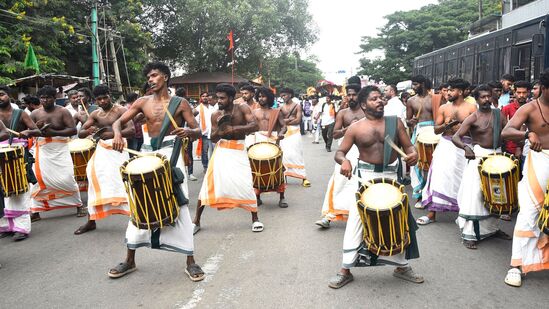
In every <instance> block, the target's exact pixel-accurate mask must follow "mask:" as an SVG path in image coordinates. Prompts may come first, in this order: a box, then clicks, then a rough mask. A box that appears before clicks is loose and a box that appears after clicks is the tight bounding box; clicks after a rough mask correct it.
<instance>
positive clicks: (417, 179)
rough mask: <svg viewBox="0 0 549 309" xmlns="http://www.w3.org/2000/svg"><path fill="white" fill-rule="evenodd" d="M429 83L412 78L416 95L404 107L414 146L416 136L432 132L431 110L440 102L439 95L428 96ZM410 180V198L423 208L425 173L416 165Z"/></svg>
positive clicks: (419, 77)
mask: <svg viewBox="0 0 549 309" xmlns="http://www.w3.org/2000/svg"><path fill="white" fill-rule="evenodd" d="M430 85H431V82H430V81H429V80H428V79H427V78H426V77H425V76H423V75H416V76H412V88H413V89H414V91H415V92H416V95H415V96H413V97H411V98H410V99H409V100H408V104H407V105H406V119H407V121H406V122H407V124H408V127H409V128H413V129H414V130H413V132H412V144H414V145H416V141H417V136H418V135H419V134H421V133H423V132H427V133H429V132H430V131H431V132H433V131H434V125H435V122H434V121H433V119H434V117H433V110H434V109H438V107H439V106H440V102H441V99H442V98H441V96H440V95H432V94H430V90H431V89H430V88H431V87H430ZM410 179H411V181H412V189H413V193H412V197H413V198H415V199H416V201H417V202H416V204H415V206H414V207H415V208H423V206H422V205H421V191H422V190H423V187H424V186H425V179H427V171H425V170H423V169H422V168H421V167H420V166H418V165H416V166H414V167H412V168H411V171H410Z"/></svg>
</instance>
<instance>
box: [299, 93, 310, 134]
mask: <svg viewBox="0 0 549 309" xmlns="http://www.w3.org/2000/svg"><path fill="white" fill-rule="evenodd" d="M301 108H302V109H303V120H302V125H303V132H302V134H301V135H305V133H306V132H309V133H311V132H312V131H313V122H312V116H313V104H312V103H311V101H309V99H308V98H306V99H304V100H303V101H302V103H301Z"/></svg>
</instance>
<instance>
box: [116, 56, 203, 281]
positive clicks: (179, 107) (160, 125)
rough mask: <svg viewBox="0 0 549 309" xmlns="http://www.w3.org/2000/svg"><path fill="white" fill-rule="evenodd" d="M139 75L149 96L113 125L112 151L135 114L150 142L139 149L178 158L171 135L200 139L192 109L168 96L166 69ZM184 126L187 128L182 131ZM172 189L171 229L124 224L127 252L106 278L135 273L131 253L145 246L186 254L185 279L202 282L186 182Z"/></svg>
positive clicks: (157, 65) (151, 68)
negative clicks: (140, 118)
mask: <svg viewBox="0 0 549 309" xmlns="http://www.w3.org/2000/svg"><path fill="white" fill-rule="evenodd" d="M143 74H144V75H145V76H146V77H147V80H148V84H149V86H150V88H149V89H150V91H151V92H152V94H151V95H147V96H144V97H141V98H139V99H137V101H135V103H133V104H132V106H131V108H130V109H129V110H128V111H127V112H125V113H124V114H123V115H122V116H121V117H120V118H118V120H116V121H115V122H114V123H113V125H112V129H113V131H114V138H113V142H112V145H113V148H114V149H115V150H118V151H122V150H123V149H124V147H125V146H126V145H125V141H124V137H123V132H122V128H123V127H126V124H127V123H128V122H130V121H131V120H132V119H134V118H135V117H136V116H137V115H138V114H139V113H143V115H144V116H145V121H146V125H147V129H148V135H150V136H151V137H152V138H151V139H148V138H147V139H146V140H145V142H144V144H143V147H142V149H144V150H152V151H157V152H159V153H161V154H163V155H165V156H167V157H168V158H170V157H171V156H172V152H174V153H176V154H177V156H179V154H180V153H181V151H180V150H177V149H175V150H174V145H176V143H177V144H179V142H178V141H176V140H174V135H175V136H177V137H178V138H186V137H194V138H198V137H199V136H200V129H199V128H198V125H197V123H196V120H195V119H194V117H193V113H192V109H191V107H190V105H189V103H188V102H187V100H185V99H182V98H179V97H171V96H170V95H169V93H168V82H169V79H170V76H171V72H170V69H169V68H168V66H167V65H165V64H163V63H161V62H152V63H148V64H147V65H146V66H145V67H144V68H143ZM167 110H168V111H169V112H170V114H171V115H172V117H173V118H174V121H175V122H176V123H177V125H178V128H175V129H174V127H173V125H172V124H171V122H170V120H169V117H168V115H170V114H168V113H167V112H166V111H167ZM185 122H186V123H187V125H188V127H186V128H183V127H184V123H185ZM177 159H178V160H177V162H178V163H177V167H178V168H181V167H183V164H182V159H181V158H180V157H179V158H177ZM183 170H184V168H183ZM173 189H174V191H175V192H176V199H177V200H178V202H179V206H180V210H179V216H178V217H177V221H176V223H175V225H174V226H166V227H163V228H159V229H156V230H154V231H149V230H144V229H139V228H137V227H136V226H134V225H133V224H132V222H131V221H130V222H128V228H127V229H126V245H127V248H128V250H127V254H126V260H125V261H124V262H122V263H119V264H118V265H117V266H116V267H114V268H112V269H111V270H110V271H109V273H108V276H109V277H110V278H119V277H122V276H125V275H127V274H128V273H131V272H133V271H135V270H137V268H136V266H135V265H136V264H135V250H136V249H137V248H139V247H144V246H147V247H151V248H153V249H162V250H166V251H172V252H174V251H175V252H179V253H183V254H186V255H187V267H186V269H185V273H186V274H187V275H188V276H189V279H191V280H192V281H200V280H203V279H204V272H203V271H202V269H201V268H200V266H198V264H196V263H195V260H194V256H193V254H194V240H193V235H192V233H193V230H192V222H191V216H190V214H189V208H188V206H187V204H188V200H187V197H188V188H187V182H186V180H185V181H183V183H182V185H181V184H179V183H174V184H173Z"/></svg>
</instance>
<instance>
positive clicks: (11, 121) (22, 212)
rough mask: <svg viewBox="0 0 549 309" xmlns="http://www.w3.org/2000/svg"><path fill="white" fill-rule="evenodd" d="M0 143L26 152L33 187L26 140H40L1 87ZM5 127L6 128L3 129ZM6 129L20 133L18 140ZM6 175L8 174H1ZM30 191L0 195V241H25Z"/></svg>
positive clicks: (5, 88)
mask: <svg viewBox="0 0 549 309" xmlns="http://www.w3.org/2000/svg"><path fill="white" fill-rule="evenodd" d="M0 120H1V121H0V140H1V141H2V142H0V144H1V145H3V146H6V145H8V144H11V145H21V146H23V147H24V150H25V163H26V166H27V180H28V181H29V183H33V184H34V183H36V178H35V177H34V174H33V173H32V169H31V166H32V161H31V159H32V157H31V156H30V154H29V150H28V147H27V146H28V139H27V138H28V137H32V136H39V135H40V130H38V128H37V127H36V125H35V124H34V122H33V121H32V120H31V119H30V116H29V115H28V114H27V113H25V112H24V111H23V110H21V109H14V108H13V107H12V106H11V104H10V97H9V88H8V87H7V86H4V85H0ZM4 124H5V125H4ZM6 126H7V128H9V129H11V130H13V131H17V132H19V135H18V136H14V135H13V134H8V132H7V130H6ZM3 172H4V173H8V171H3ZM30 197H31V194H30V190H28V191H27V192H24V193H20V194H18V195H11V196H8V197H4V195H3V194H0V198H2V199H3V201H0V204H3V206H4V217H2V218H0V238H4V237H8V236H11V237H12V239H13V240H14V241H20V240H24V239H26V238H27V237H28V235H29V234H30V231H31V219H30Z"/></svg>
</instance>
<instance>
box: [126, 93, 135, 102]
mask: <svg viewBox="0 0 549 309" xmlns="http://www.w3.org/2000/svg"><path fill="white" fill-rule="evenodd" d="M137 97H138V95H137V93H135V92H131V93H128V95H127V96H126V103H133V102H135V100H137Z"/></svg>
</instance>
